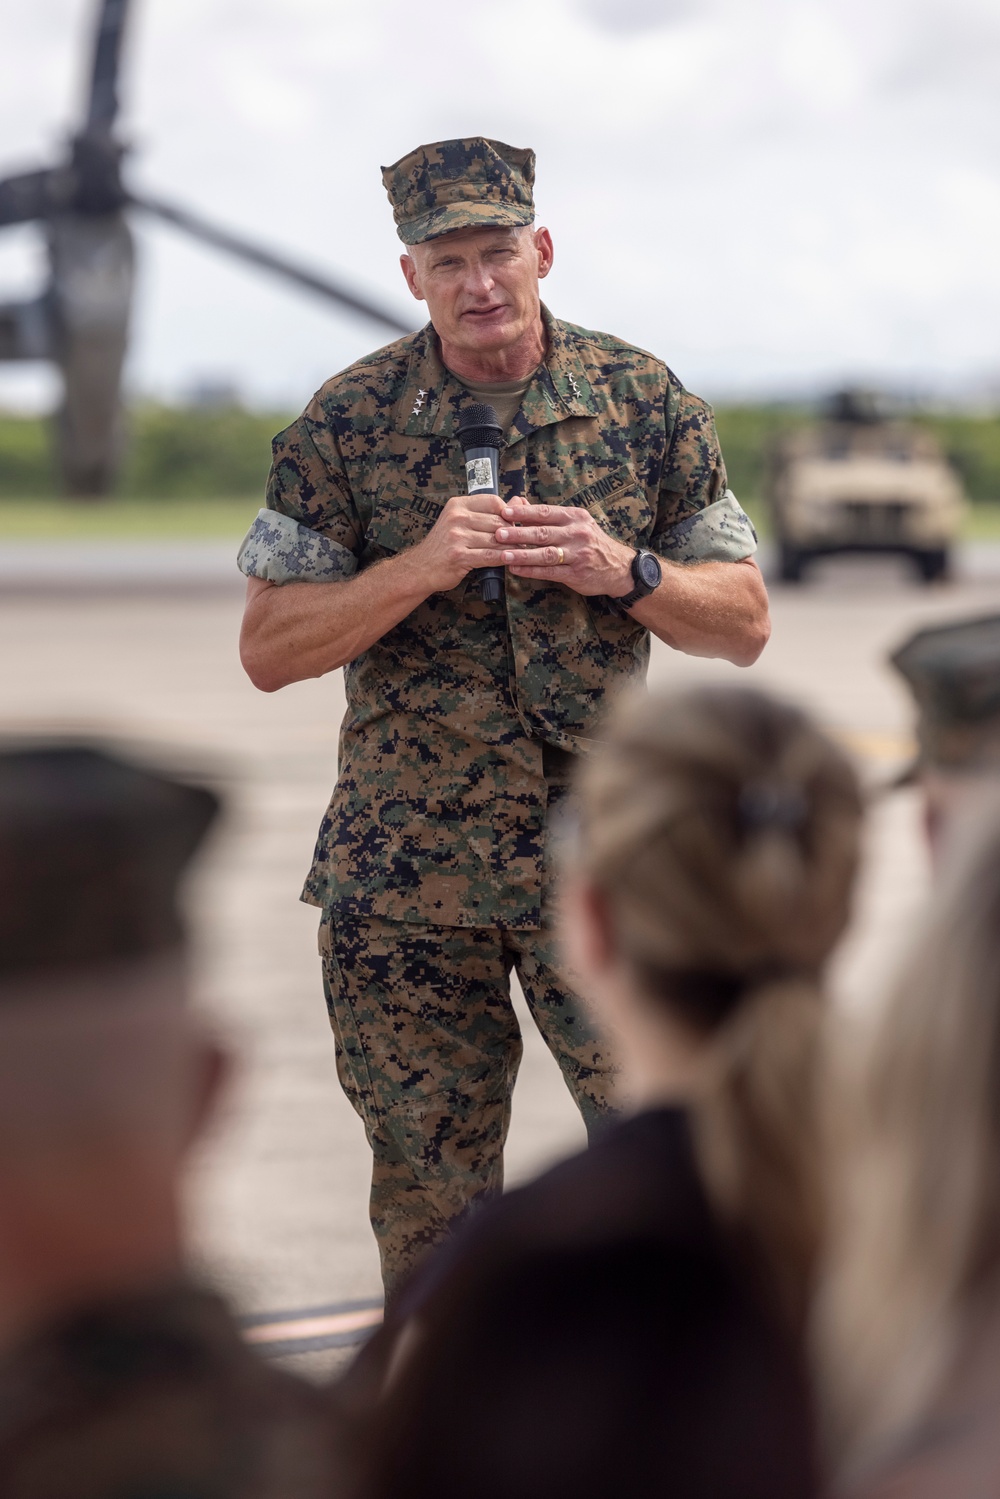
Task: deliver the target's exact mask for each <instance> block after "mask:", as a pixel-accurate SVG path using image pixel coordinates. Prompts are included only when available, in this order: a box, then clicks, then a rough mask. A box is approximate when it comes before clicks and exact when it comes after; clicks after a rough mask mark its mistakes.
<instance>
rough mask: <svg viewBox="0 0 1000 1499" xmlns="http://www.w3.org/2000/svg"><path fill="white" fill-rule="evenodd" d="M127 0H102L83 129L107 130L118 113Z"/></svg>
mask: <svg viewBox="0 0 1000 1499" xmlns="http://www.w3.org/2000/svg"><path fill="white" fill-rule="evenodd" d="M128 5H129V0H103V3H102V5H101V15H100V19H99V21H98V23H97V31H96V34H95V37H94V65H93V69H92V71H91V75H90V99H89V101H88V105H87V122H86V125H85V127H84V128H85V129H86V130H88V131H90V130H104V131H109V130H110V129H111V127H112V125H113V124H114V122H115V117H116V115H117V114H118V105H119V99H118V67H119V63H120V61H121V50H122V35H123V33H124V30H125V19H126V16H127V15H128Z"/></svg>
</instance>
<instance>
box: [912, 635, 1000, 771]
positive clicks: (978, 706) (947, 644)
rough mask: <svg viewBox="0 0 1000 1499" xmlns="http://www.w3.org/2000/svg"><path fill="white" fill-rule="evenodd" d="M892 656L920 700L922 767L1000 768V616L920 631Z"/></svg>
mask: <svg viewBox="0 0 1000 1499" xmlns="http://www.w3.org/2000/svg"><path fill="white" fill-rule="evenodd" d="M890 659H891V661H892V664H893V666H895V668H896V670H897V671H898V672H899V673H900V674H901V675H902V676H903V677H904V678H905V679H906V683H907V685H908V687H909V688H910V691H911V692H912V693H913V696H914V698H915V699H916V703H917V710H918V719H917V738H918V741H919V756H918V762H917V763H918V765H928V766H930V765H933V766H938V767H942V768H945V769H951V770H975V769H981V768H983V767H984V765H988V764H991V763H995V764H996V765H997V768H998V769H1000V614H987V615H984V616H983V617H982V618H980V619H968V620H961V621H959V622H958V623H955V624H947V625H936V626H934V627H933V628H931V629H926V630H918V631H917V633H916V634H915V635H913V636H911V638H910V639H909V640H907V641H906V642H905V643H904V644H903V645H901V646H900V648H899V649H898V650H897V651H896V652H895V653H894V654H893V656H892V657H891V658H890Z"/></svg>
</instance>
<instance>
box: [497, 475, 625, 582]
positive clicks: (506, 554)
mask: <svg viewBox="0 0 1000 1499" xmlns="http://www.w3.org/2000/svg"><path fill="white" fill-rule="evenodd" d="M502 522H506V523H507V524H503V523H502V524H501V525H500V526H499V527H498V528H497V530H496V532H495V536H496V540H497V542H498V544H499V546H500V550H499V551H498V552H497V553H496V559H495V560H496V562H498V563H499V564H500V565H501V566H503V567H506V568H507V570H508V571H509V572H511V573H513V574H514V576H515V577H516V578H540V579H544V580H546V581H547V582H549V583H564V584H565V585H566V587H567V588H572V589H573V590H574V591H575V592H576V593H582V594H586V595H592V594H595V593H603V594H606V595H607V596H608V597H609V598H622V597H623V596H624V595H625V594H626V593H628V592H629V591H630V590H631V588H632V586H633V580H632V570H631V569H632V558H633V557H634V556H635V548H634V547H627V546H625V545H624V544H623V543H622V542H620V541H616V540H615V538H614V537H613V536H609V535H608V533H607V532H606V531H602V530H601V527H600V526H599V525H598V524H597V522H596V520H595V519H594V517H593V516H592V515H591V514H590V512H589V510H583V509H581V508H579V507H577V506H575V505H529V504H527V503H526V502H525V501H524V500H520V499H518V500H514V501H513V503H512V504H510V505H508V506H507V507H506V509H505V510H504V512H503V516H502Z"/></svg>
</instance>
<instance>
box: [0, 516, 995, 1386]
mask: <svg viewBox="0 0 1000 1499" xmlns="http://www.w3.org/2000/svg"><path fill="white" fill-rule="evenodd" d="M51 550H52V549H45V548H37V547H31V548H27V549H26V547H25V545H24V544H20V545H18V544H14V543H8V544H7V545H6V546H4V547H0V660H2V662H3V668H2V671H0V732H2V733H9V732H12V731H14V732H16V731H27V732H48V731H53V730H72V731H81V730H82V731H84V732H87V733H90V734H93V735H97V736H102V737H103V736H106V735H114V736H116V737H119V738H124V739H126V740H128V741H130V742H131V743H132V744H133V745H134V746H136V747H138V748H140V749H142V748H143V747H145V748H146V749H147V750H148V751H149V752H151V753H153V754H154V756H155V757H157V758H159V759H160V761H161V762H163V761H166V762H167V763H171V764H176V765H178V766H182V767H189V768H193V769H194V770H195V772H196V773H204V774H208V775H209V776H210V777H211V778H212V779H213V780H214V781H215V782H216V783H217V784H219V785H220V786H221V787H222V789H223V790H224V792H225V794H226V796H227V801H228V808H229V810H228V814H227V817H226V822H225V826H224V828H223V830H222V831H221V833H220V834H219V836H218V837H217V838H216V840H215V842H214V844H213V846H212V848H211V849H210V851H209V853H208V855H207V857H206V858H205V859H204V860H203V863H202V866H201V868H200V870H199V872H198V874H197V876H196V879H195V880H194V882H193V887H192V889H191V891H190V892H189V903H190V908H191V912H192V916H193V921H194V927H195V931H196V937H197V942H196V963H195V973H194V977H195V984H196V989H197V995H198V1002H199V1004H200V1005H201V1006H202V1008H203V1009H204V1011H205V1013H206V1014H207V1015H208V1016H209V1017H210V1018H211V1021H212V1023H213V1024H214V1025H215V1026H217V1027H218V1029H219V1030H220V1031H221V1032H222V1033H223V1034H224V1035H225V1037H226V1038H227V1039H228V1040H229V1041H230V1043H231V1045H232V1047H233V1049H234V1051H235V1053H236V1055H237V1057H238V1059H239V1060H238V1066H237V1068H236V1071H235V1075H234V1081H233V1085H232V1087H231V1089H230V1092H229V1096H228V1100H227V1102H226V1103H225V1105H224V1107H223V1109H222V1111H221V1114H220V1118H219V1120H218V1121H217V1124H216V1126H215V1128H214V1130H213V1132H212V1134H211V1137H210V1139H209V1140H208V1141H207V1142H206V1144H205V1145H204V1146H203V1147H202V1148H201V1150H200V1151H199V1154H198V1157H197V1160H196V1161H195V1163H194V1165H193V1170H192V1174H191V1175H192V1179H191V1187H190V1193H189V1217H190V1223H191V1232H192V1236H193V1240H194V1243H195V1245H196V1250H197V1255H198V1258H199V1261H200V1262H201V1264H202V1265H203V1266H204V1268H205V1270H206V1272H207V1273H208V1274H210V1275H211V1276H212V1278H213V1279H215V1280H216V1281H217V1282H218V1283H219V1284H220V1285H221V1286H222V1287H223V1288H224V1289H226V1290H227V1291H228V1292H229V1293H230V1294H231V1295H232V1296H234V1297H235V1299H236V1301H237V1302H238V1304H239V1305H240V1307H241V1308H242V1309H243V1310H244V1311H245V1312H246V1313H248V1314H252V1315H256V1316H257V1317H258V1318H260V1317H261V1316H263V1314H265V1313H268V1314H275V1313H280V1312H288V1313H291V1314H294V1315H293V1316H292V1317H291V1319H290V1320H291V1322H292V1324H293V1329H292V1331H291V1332H290V1333H289V1334H288V1336H287V1337H285V1335H284V1333H283V1332H282V1330H281V1329H280V1328H278V1329H274V1331H273V1335H272V1333H269V1332H268V1331H267V1330H266V1329H265V1330H264V1332H263V1333H261V1332H260V1331H259V1330H258V1331H257V1332H255V1333H254V1334H253V1335H254V1336H255V1339H256V1340H257V1341H262V1342H265V1343H266V1341H267V1340H268V1339H270V1342H271V1345H272V1348H273V1349H283V1348H287V1347H288V1346H306V1347H309V1346H316V1344H317V1342H318V1343H319V1344H323V1343H327V1344H329V1343H331V1342H333V1343H336V1342H337V1341H339V1342H341V1343H343V1342H345V1341H348V1340H350V1339H351V1338H353V1337H355V1336H357V1328H356V1327H355V1325H354V1324H355V1323H357V1321H358V1318H359V1317H360V1318H361V1320H362V1321H363V1320H364V1317H365V1315H367V1316H368V1319H369V1321H370V1320H371V1317H372V1315H373V1313H372V1311H371V1308H372V1305H373V1303H374V1302H376V1301H377V1298H378V1295H379V1279H378V1263H377V1256H376V1253H375V1248H374V1244H373V1241H372V1238H371V1234H370V1231H369V1228H368V1223H367V1215H366V1198H367V1186H368V1152H367V1146H366V1143H365V1139H364V1133H363V1130H362V1127H361V1125H360V1123H359V1121H358V1120H357V1119H356V1117H355V1116H354V1114H353V1113H352V1111H351V1109H350V1107H349V1106H348V1104H347V1103H346V1101H345V1100H344V1098H343V1097H342V1095H341V1093H340V1091H339V1088H338V1085H337V1081H336V1076H335V1072H334V1061H333V1045H332V1041H331V1039H330V1035H329V1030H328V1027H327V1022H326V1016H325V1010H324V1005H323V997H322V989H321V985H320V981H319V968H318V960H317V957H316V950H315V948H316V942H315V939H316V924H317V913H316V912H315V911H314V910H312V909H311V908H309V907H307V906H304V905H301V904H300V903H299V902H298V899H297V897H298V892H299V889H300V886H301V882H302V879H303V876H304V874H305V871H306V869H307V867H308V863H309V858H310V853H311V849H312V843H313V838H314V835H315V831H316V827H317V825H318V823H319V820H320V817H321V815H322V813H323V810H324V808H325V806H326V803H327V799H328V797H329V793H330V790H331V788H332V785H333V781H334V777H335V773H336V746H337V729H338V725H339V721H340V717H341V715H342V712H343V707H344V698H343V686H342V677H341V674H340V673H337V674H336V675H335V676H334V677H332V678H329V679H325V680H323V681H319V682H304V683H299V684H296V685H295V686H293V687H289V688H286V689H285V690H284V691H282V692H280V693H277V694H274V695H272V696H267V695H264V694H261V693H258V692H256V691H255V690H254V688H253V687H252V686H251V685H250V683H249V682H248V681H247V679H246V678H245V677H244V675H243V673H242V671H241V669H240V665H239V661H238V657H237V633H238V628H239V618H240V612H241V605H242V587H241V584H240V580H239V579H238V578H234V575H233V573H232V572H231V571H230V568H231V567H232V563H231V557H232V550H233V549H232V548H231V547H229V548H224V547H219V546H216V545H215V544H212V545H211V546H207V547H201V548H198V547H193V548H192V547H178V546H176V545H174V546H172V547H170V548H156V547H148V546H147V547H138V548H137V547H135V546H133V547H131V548H128V549H127V551H128V554H129V555H128V557H126V556H125V554H124V553H123V552H122V551H121V549H116V548H113V547H104V548H99V547H93V546H90V547H87V546H84V545H82V544H81V546H79V547H70V546H68V545H63V546H62V547H60V548H58V549H55V550H54V551H52V556H51V557H50V558H49V561H48V562H46V557H45V555H44V553H45V552H48V551H51ZM29 554H30V555H29ZM224 554H225V557H228V558H229V559H230V560H229V561H228V562H226V561H225V559H224ZM772 607H773V617H774V634H773V637H772V641H771V644H770V645H769V646H768V648H767V650H766V651H765V653H764V655H763V657H762V658H761V660H760V662H759V663H758V664H757V665H756V666H754V667H752V668H750V669H749V670H747V671H739V670H738V669H737V668H734V667H731V666H729V665H727V664H726V663H722V662H711V661H700V660H695V659H693V658H688V657H682V656H679V655H677V654H676V653H674V652H671V651H670V650H668V649H667V648H666V647H661V646H659V645H658V643H656V642H654V652H653V664H652V671H651V679H652V681H653V682H656V683H663V682H677V683H680V682H687V681H695V680H705V679H708V680H739V681H741V682H745V683H751V682H752V683H755V684H757V685H759V686H761V687H764V688H768V689H770V690H774V691H778V692H780V693H782V694H784V695H786V696H788V697H791V698H794V699H796V700H797V701H799V702H801V703H803V704H805V705H806V706H807V707H808V708H810V709H811V710H812V711H813V712H814V713H816V714H817V715H818V716H819V718H820V719H821V720H822V721H823V722H824V723H826V724H827V725H828V726H829V728H830V729H831V730H832V731H833V732H834V733H835V734H837V735H838V736H839V737H840V738H841V739H842V740H843V742H844V743H845V744H847V745H848V746H849V747H850V748H851V749H852V751H853V752H854V753H855V754H856V755H857V756H858V759H859V763H860V764H861V766H862V769H863V771H864V774H865V776H866V779H867V780H868V782H869V784H871V785H872V786H877V785H879V784H881V783H884V782H886V781H887V780H888V778H889V776H890V775H891V773H892V772H893V771H894V770H895V769H896V768H898V767H899V766H900V765H902V764H903V763H905V760H906V757H907V755H908V754H909V753H910V750H911V742H910V710H909V705H908V701H907V697H906V694H905V691H904V689H903V688H902V686H901V685H900V684H899V683H897V681H896V679H895V676H894V674H893V673H892V672H891V671H890V670H889V669H888V668H887V667H886V666H885V664H884V658H885V654H886V652H887V650H888V649H890V648H891V647H892V646H894V645H895V644H896V643H898V642H899V641H900V640H901V639H902V638H903V637H905V635H906V634H907V633H908V632H909V631H910V630H911V629H913V628H915V627H917V626H918V625H920V624H923V623H925V622H929V621H931V620H941V619H945V618H949V617H959V616H963V615H968V614H972V613H975V612H985V611H987V610H993V609H996V608H998V607H1000V548H995V547H990V548H987V547H982V548H973V549H969V550H968V551H967V552H966V553H964V554H963V556H962V558H961V559H960V567H959V573H958V580H957V581H956V582H954V583H951V584H946V585H938V586H934V587H931V588H928V587H922V586H919V585H917V584H915V583H914V582H913V581H912V580H911V579H910V576H909V574H908V572H907V571H906V569H905V568H904V567H903V566H902V565H901V564H900V565H897V564H896V563H894V562H892V561H883V560H876V559H852V560H845V561H843V562H839V563H835V562H830V563H827V564H824V565H823V566H822V567H819V568H817V569H816V573H815V577H814V578H813V580H812V581H810V582H809V583H807V584H805V585H803V586H800V587H797V588H791V587H780V586H775V587H774V589H773V590H772ZM926 880H927V871H926V860H925V855H924V851H923V846H922V842H921V838H920V833H919V828H918V819H917V809H916V803H915V797H914V795H913V793H911V792H898V793H894V794H892V795H891V796H883V797H878V798H876V800H875V802H874V805H873V814H872V818H871V826H870V834H869V847H868V858H867V864H866V870H865V875H864V880H863V882H862V888H861V892H860V896H859V900H858V904H857V916H856V920H855V923H854V927H853V929H852V932H851V934H850V936H849V938H848V940H847V941H846V942H845V944H844V947H843V949H842V951H841V953H840V955H839V958H838V961H837V965H836V972H835V976H834V980H835V982H834V986H835V989H836V992H837V996H838V999H839V1001H840V1002H841V1003H843V1004H847V1005H851V1006H853V1007H855V1008H857V1009H859V1010H863V1009H865V1008H868V1007H870V1006H871V1005H873V1004H874V1003H876V1002H877V996H878V993H879V991H880V989H881V987H882V985H883V984H884V982H885V980H886V978H887V976H888V975H889V974H890V973H891V970H892V965H893V963H894V961H895V957H896V954H897V953H898V951H899V947H900V945H901V943H902V942H903V941H904V940H905V937H906V933H907V931H908V930H909V928H910V925H911V923H912V921H913V920H914V918H915V915H916V913H917V912H918V910H919V904H920V901H921V899H922V898H923V896H924V893H925V890H926ZM518 1003H519V1006H520V1013H521V1015H522V1022H523V1025H524V1029H525V1035H526V1046H525V1057H524V1064H523V1067H522V1072H521V1076H520V1078H519V1081H518V1084H517V1091H516V1094H515V1105H514V1121H513V1125H512V1128H511V1135H510V1141H509V1145H508V1151H507V1164H508V1180H509V1181H518V1180H521V1179H523V1178H525V1177H526V1176H529V1175H531V1174H533V1173H534V1172H536V1171H537V1170H539V1169H540V1168H542V1167H543V1166H545V1165H546V1164H547V1163H548V1162H550V1161H552V1160H554V1159H557V1158H558V1157H560V1156H561V1155H563V1154H565V1153H567V1152H569V1151H571V1150H574V1149H576V1148H577V1147H578V1146H579V1145H580V1144H581V1143H582V1140H583V1130H582V1126H581V1125H580V1123H579V1120H578V1119H577V1117H576V1115H575V1112H574V1110H573V1108H572V1105H571V1104H570V1101H569V1097H568V1095H567V1093H566V1091H565V1089H564V1088H563V1086H562V1083H561V1080H560V1078H559V1075H558V1072H557V1070H556V1068H555V1065H554V1063H552V1061H551V1059H550V1058H549V1056H548V1054H547V1052H546V1051H545V1048H544V1046H543V1044H542V1043H541V1041H540V1040H539V1038H538V1037H537V1034H536V1033H535V1032H534V1030H533V1027H532V1024H531V1022H530V1020H529V1019H528V1017H527V1014H526V1011H525V1009H524V1006H523V1003H521V1002H520V1000H519V998H518ZM345 1304H348V1309H347V1310H346V1311H345V1310H344V1306H345ZM317 1309H319V1312H317ZM307 1312H308V1313H309V1314H310V1316H306V1315H304V1314H305V1313H307ZM320 1313H322V1316H321V1315H320ZM313 1314H315V1315H313ZM374 1315H376V1316H377V1311H376V1312H375V1313H374ZM324 1317H325V1318H326V1320H325V1321H324V1320H323V1319H324ZM338 1318H339V1319H340V1320H339V1321H338ZM345 1318H346V1321H345ZM352 1318H353V1319H354V1320H353V1322H352V1320H351V1319H352ZM348 1324H350V1325H348ZM324 1328H325V1329H326V1333H325V1335H324V1333H323V1329H324ZM338 1328H339V1329H340V1331H339V1332H338V1331H337V1329H338ZM310 1329H312V1330H313V1332H314V1334H316V1337H315V1339H314V1342H313V1344H310V1343H309V1341H308V1340H307V1339H306V1334H307V1333H308V1332H309V1330H310ZM317 1329H319V1332H318V1333H317V1332H316V1330H317ZM331 1329H333V1330H332V1331H331ZM344 1356H345V1355H344V1354H343V1353H342V1352H338V1351H336V1349H335V1350H334V1351H333V1352H327V1353H323V1354H318V1353H312V1354H308V1355H306V1356H299V1357H295V1358H292V1359H290V1362H291V1363H292V1364H294V1365H298V1366H299V1367H303V1368H306V1369H308V1370H310V1371H312V1372H319V1371H321V1370H323V1369H325V1368H328V1367H330V1366H331V1365H332V1364H334V1363H336V1362H337V1361H340V1360H342V1359H343V1357H344Z"/></svg>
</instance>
